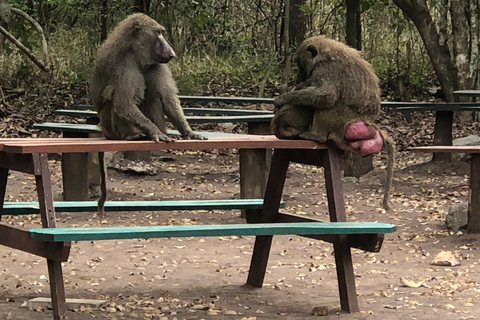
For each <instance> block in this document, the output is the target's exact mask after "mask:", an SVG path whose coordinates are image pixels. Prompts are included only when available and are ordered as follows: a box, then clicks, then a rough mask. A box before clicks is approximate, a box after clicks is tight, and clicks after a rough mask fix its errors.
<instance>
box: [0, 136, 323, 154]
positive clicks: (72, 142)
mask: <svg viewBox="0 0 480 320" xmlns="http://www.w3.org/2000/svg"><path fill="white" fill-rule="evenodd" d="M267 148H272V149H275V148H277V149H327V147H326V146H325V145H323V144H320V143H317V142H314V141H309V140H281V139H278V138H276V137H275V136H272V135H265V136H264V135H238V136H237V135H232V134H231V135H225V136H215V137H209V139H208V140H176V141H174V142H159V143H155V142H153V141H125V140H105V139H101V138H78V139H64V138H50V139H35V138H12V139H0V150H1V151H3V152H6V153H69V152H98V151H129V150H212V149H267Z"/></svg>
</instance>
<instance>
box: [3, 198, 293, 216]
mask: <svg viewBox="0 0 480 320" xmlns="http://www.w3.org/2000/svg"><path fill="white" fill-rule="evenodd" d="M54 207H55V212H95V211H97V201H56V202H54ZM262 207H263V199H227V200H161V201H107V202H105V211H109V212H112V211H171V210H233V209H261V208H262ZM280 207H282V208H283V207H285V202H284V201H282V202H281V203H280ZM39 212H40V207H39V204H38V202H36V201H31V202H5V203H4V205H3V214H4V215H23V214H38V213H39Z"/></svg>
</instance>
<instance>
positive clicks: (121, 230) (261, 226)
mask: <svg viewBox="0 0 480 320" xmlns="http://www.w3.org/2000/svg"><path fill="white" fill-rule="evenodd" d="M395 228H396V227H395V226H394V225H392V224H387V223H377V222H341V223H339V222H336V223H335V222H298V223H255V224H248V223H247V224H221V225H181V226H177V225H171V226H139V227H138V226H137V227H91V228H90V227H85V228H82V227H78V228H37V229H30V230H29V231H28V232H29V233H30V236H31V237H32V238H33V239H35V240H39V241H52V242H62V241H93V240H113V239H151V238H168V237H219V236H235V235H237V236H262V235H280V234H287V235H295V234H296V235H308V234H372V233H389V232H393V231H395Z"/></svg>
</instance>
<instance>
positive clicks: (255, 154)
mask: <svg viewBox="0 0 480 320" xmlns="http://www.w3.org/2000/svg"><path fill="white" fill-rule="evenodd" d="M239 156H240V198H242V199H262V198H263V196H264V195H265V186H266V181H267V177H268V167H267V161H269V160H268V159H267V156H268V154H267V150H265V149H240V150H239ZM260 212H261V210H258V209H250V210H242V215H241V216H242V217H245V218H246V220H247V222H250V223H253V222H258V221H259V219H260Z"/></svg>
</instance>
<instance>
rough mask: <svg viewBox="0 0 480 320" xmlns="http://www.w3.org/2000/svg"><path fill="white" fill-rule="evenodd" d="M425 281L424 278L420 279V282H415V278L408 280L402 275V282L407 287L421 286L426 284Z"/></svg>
mask: <svg viewBox="0 0 480 320" xmlns="http://www.w3.org/2000/svg"><path fill="white" fill-rule="evenodd" d="M425 281H426V280H422V281H419V282H415V281H413V280H407V279H405V278H404V277H400V282H401V283H402V284H403V285H404V286H405V287H409V288H420V287H421V286H423V285H424V284H425Z"/></svg>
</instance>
